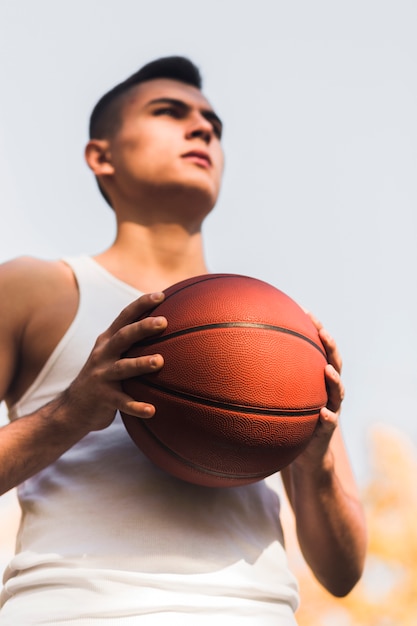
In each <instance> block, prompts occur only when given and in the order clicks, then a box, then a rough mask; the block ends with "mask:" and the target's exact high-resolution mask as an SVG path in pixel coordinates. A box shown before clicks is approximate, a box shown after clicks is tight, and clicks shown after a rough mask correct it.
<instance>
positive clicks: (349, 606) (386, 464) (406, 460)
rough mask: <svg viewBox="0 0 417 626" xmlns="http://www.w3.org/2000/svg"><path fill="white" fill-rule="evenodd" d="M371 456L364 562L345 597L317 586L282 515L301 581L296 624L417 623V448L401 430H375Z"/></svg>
mask: <svg viewBox="0 0 417 626" xmlns="http://www.w3.org/2000/svg"><path fill="white" fill-rule="evenodd" d="M370 455H371V459H370V460H371V473H370V476H369V479H368V482H367V484H366V485H365V486H364V489H363V502H364V505H365V510H366V516H367V523H368V536H369V547H368V556H367V562H366V566H365V572H364V576H363V578H362V580H361V581H360V582H359V583H358V585H357V586H356V587H355V589H354V590H353V591H352V592H351V593H350V594H349V595H348V596H347V597H346V598H342V599H337V598H333V597H332V596H330V595H329V594H328V593H327V592H325V591H324V590H323V589H322V588H321V587H320V586H319V585H318V583H316V581H315V580H314V578H313V576H312V575H311V573H310V572H309V570H308V568H307V566H306V565H305V563H304V561H303V559H302V557H301V554H300V551H299V548H298V545H297V542H296V539H295V531H294V524H293V520H291V514H290V513H289V512H288V511H287V513H286V518H287V517H288V519H289V522H290V523H289V524H287V525H286V528H287V533H286V535H287V544H288V553H289V558H290V563H291V565H292V567H293V569H294V571H295V573H296V575H297V577H298V579H299V581H300V590H301V606H300V609H299V611H298V612H297V620H298V622H299V626H415V624H416V623H417V522H416V520H417V481H416V476H417V448H416V447H415V446H414V445H413V444H412V443H411V442H410V440H409V439H408V438H407V437H406V436H405V435H403V434H402V433H401V432H400V431H398V430H396V429H394V428H390V427H387V426H374V428H373V430H372V431H371V433H370ZM286 521H287V520H286Z"/></svg>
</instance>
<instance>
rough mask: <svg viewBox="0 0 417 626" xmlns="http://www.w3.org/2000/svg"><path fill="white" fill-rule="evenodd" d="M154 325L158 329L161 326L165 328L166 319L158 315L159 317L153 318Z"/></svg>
mask: <svg viewBox="0 0 417 626" xmlns="http://www.w3.org/2000/svg"><path fill="white" fill-rule="evenodd" d="M153 325H154V326H155V327H156V328H159V327H160V326H165V317H162V316H161V315H158V316H157V317H154V318H153Z"/></svg>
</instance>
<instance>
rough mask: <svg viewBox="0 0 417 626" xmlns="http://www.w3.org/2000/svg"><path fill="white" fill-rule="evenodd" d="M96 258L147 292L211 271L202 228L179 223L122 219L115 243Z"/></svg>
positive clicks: (111, 271)
mask: <svg viewBox="0 0 417 626" xmlns="http://www.w3.org/2000/svg"><path fill="white" fill-rule="evenodd" d="M95 259H96V260H97V261H98V262H99V263H100V264H101V265H102V266H103V267H105V268H106V269H107V270H108V271H109V272H110V273H112V274H113V275H114V276H116V277H117V278H119V279H120V280H123V281H124V282H127V283H128V284H130V285H132V286H133V287H136V288H137V289H138V290H140V291H143V292H145V293H149V292H152V291H160V290H162V289H165V288H166V287H168V286H169V285H172V284H174V283H176V282H179V281H180V280H184V279H185V278H189V277H191V276H197V275H199V274H206V273H207V271H208V270H207V266H206V263H205V260H204V251H203V242H202V236H201V228H195V227H193V228H186V227H184V226H183V225H181V224H178V223H168V222H154V223H153V224H143V223H141V222H140V221H131V220H128V219H119V220H118V230H117V236H116V239H115V241H114V243H113V245H112V246H111V247H110V248H109V249H108V250H106V251H105V252H103V253H102V254H99V255H97V256H96V257H95Z"/></svg>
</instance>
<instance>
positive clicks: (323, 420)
mask: <svg viewBox="0 0 417 626" xmlns="http://www.w3.org/2000/svg"><path fill="white" fill-rule="evenodd" d="M337 423H338V419H337V413H335V412H334V411H331V410H330V409H328V408H327V407H323V408H322V409H321V411H320V427H321V430H322V431H325V432H326V433H327V434H331V433H333V431H334V430H335V428H336V427H337Z"/></svg>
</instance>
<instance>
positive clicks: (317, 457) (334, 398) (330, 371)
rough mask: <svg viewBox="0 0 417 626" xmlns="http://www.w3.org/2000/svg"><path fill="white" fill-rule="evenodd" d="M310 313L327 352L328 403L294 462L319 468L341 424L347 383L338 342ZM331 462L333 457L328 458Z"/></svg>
mask: <svg viewBox="0 0 417 626" xmlns="http://www.w3.org/2000/svg"><path fill="white" fill-rule="evenodd" d="M308 315H309V317H310V318H311V320H312V321H313V323H314V325H315V326H316V328H317V330H318V333H319V336H320V339H321V341H322V343H323V346H324V349H325V351H326V355H327V361H328V363H327V365H326V367H325V370H324V373H325V377H326V388H327V398H328V399H327V405H326V406H325V407H323V408H322V409H321V411H320V416H319V420H318V423H317V427H316V430H315V432H314V435H313V438H312V440H311V441H310V443H309V444H308V446H307V448H306V449H305V450H304V452H302V453H301V454H300V455H299V457H298V458H297V459H296V461H295V462H297V463H299V464H301V463H302V464H303V465H304V464H307V465H309V466H310V467H311V468H316V467H319V466H323V464H326V460H328V459H329V455H330V454H331V453H330V451H329V444H330V440H331V438H332V435H333V433H334V431H335V429H336V428H337V426H338V421H339V416H340V412H341V405H342V401H343V398H344V393H345V391H344V387H343V383H342V379H341V376H340V374H341V370H342V358H341V356H340V353H339V350H338V348H337V345H336V342H335V341H334V339H333V338H332V337H331V336H330V334H329V333H328V332H327V330H326V329H325V328H323V325H322V324H321V322H319V320H317V319H316V318H315V317H314V316H313V315H312V314H311V313H309V312H308ZM329 460H330V462H332V459H329Z"/></svg>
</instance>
